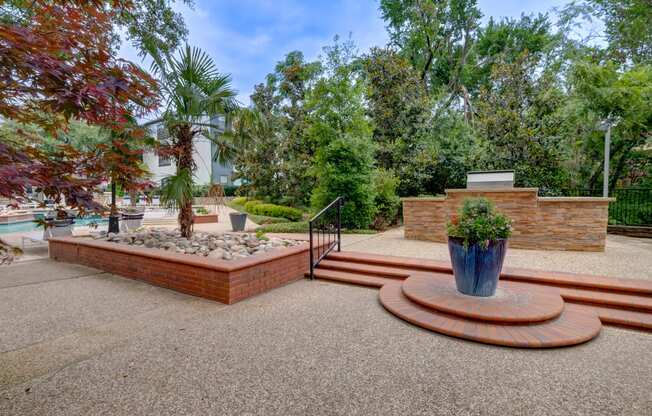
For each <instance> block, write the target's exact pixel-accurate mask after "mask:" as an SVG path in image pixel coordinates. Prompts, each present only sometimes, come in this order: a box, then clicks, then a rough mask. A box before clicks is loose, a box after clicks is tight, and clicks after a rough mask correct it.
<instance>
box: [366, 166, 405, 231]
mask: <svg viewBox="0 0 652 416" xmlns="http://www.w3.org/2000/svg"><path fill="white" fill-rule="evenodd" d="M398 181H399V180H398V178H397V177H396V176H395V175H394V173H393V172H392V171H389V170H385V169H378V170H376V172H375V175H374V188H375V191H376V198H375V200H374V204H375V205H376V210H377V212H376V217H375V218H374V221H373V224H372V228H374V229H376V230H383V229H385V228H387V227H388V226H390V225H392V224H394V223H395V222H396V219H397V215H398V210H399V207H400V206H401V199H400V198H399V197H398V195H397V194H396V189H397V188H398Z"/></svg>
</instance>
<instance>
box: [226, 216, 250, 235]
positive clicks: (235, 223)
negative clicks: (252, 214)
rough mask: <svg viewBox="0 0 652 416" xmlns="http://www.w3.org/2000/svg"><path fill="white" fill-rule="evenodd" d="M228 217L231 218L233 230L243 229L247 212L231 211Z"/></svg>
mask: <svg viewBox="0 0 652 416" xmlns="http://www.w3.org/2000/svg"><path fill="white" fill-rule="evenodd" d="M229 219H230V220H231V228H232V229H233V231H244V229H245V224H247V214H244V213H242V212H231V213H229Z"/></svg>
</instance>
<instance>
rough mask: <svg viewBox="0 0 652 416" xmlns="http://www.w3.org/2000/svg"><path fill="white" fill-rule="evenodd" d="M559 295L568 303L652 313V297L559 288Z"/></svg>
mask: <svg viewBox="0 0 652 416" xmlns="http://www.w3.org/2000/svg"><path fill="white" fill-rule="evenodd" d="M559 294H560V295H561V297H562V298H564V300H565V301H567V302H574V303H587V304H594V305H598V306H602V307H611V308H622V309H631V310H634V311H637V312H642V313H652V297H648V296H638V295H630V294H624V293H610V292H604V291H598V290H586V289H574V288H568V287H561V288H559Z"/></svg>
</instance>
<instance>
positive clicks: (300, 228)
mask: <svg viewBox="0 0 652 416" xmlns="http://www.w3.org/2000/svg"><path fill="white" fill-rule="evenodd" d="M254 222H255V221H254ZM256 232H262V233H307V232H308V221H299V222H286V223H277V224H267V225H262V226H260V227H258V228H256ZM376 233H377V231H376V230H347V229H342V234H376Z"/></svg>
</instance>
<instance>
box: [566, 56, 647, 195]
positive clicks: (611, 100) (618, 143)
mask: <svg viewBox="0 0 652 416" xmlns="http://www.w3.org/2000/svg"><path fill="white" fill-rule="evenodd" d="M570 80H571V87H572V89H571V97H572V100H570V101H569V104H568V107H569V108H570V110H569V113H570V112H572V111H574V112H575V115H576V120H577V121H578V122H580V123H582V124H583V127H584V128H583V129H576V130H575V131H573V130H571V132H573V133H578V132H579V133H582V134H580V135H579V139H580V140H579V141H578V145H580V146H581V147H582V149H583V151H584V153H585V155H586V157H584V158H583V160H582V162H583V165H584V166H586V167H587V168H588V169H587V170H588V173H589V174H590V177H589V178H588V186H589V187H590V188H596V187H597V186H598V184H599V183H600V180H601V175H602V166H601V164H602V160H603V158H604V154H603V151H602V149H603V148H604V147H603V145H602V143H603V136H604V133H603V132H600V131H598V129H597V125H598V124H599V123H600V122H604V121H607V120H611V122H612V123H614V124H615V126H614V127H613V128H612V146H611V161H612V165H611V166H612V170H611V171H610V178H609V181H610V183H609V186H610V189H613V188H614V187H615V185H616V184H617V182H618V181H619V180H621V179H622V178H624V177H626V176H627V174H628V172H627V167H628V163H629V162H628V161H629V160H630V159H631V158H632V157H633V155H634V154H635V152H636V149H637V148H640V147H642V146H645V145H646V143H649V141H650V139H651V138H652V66H650V65H638V66H635V67H633V68H631V69H629V70H621V69H619V65H618V64H616V63H615V62H607V63H606V64H603V65H600V64H595V63H591V62H587V61H581V62H578V63H577V64H576V65H575V66H574V67H573V68H572V71H571V77H570ZM639 156H640V155H639Z"/></svg>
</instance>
